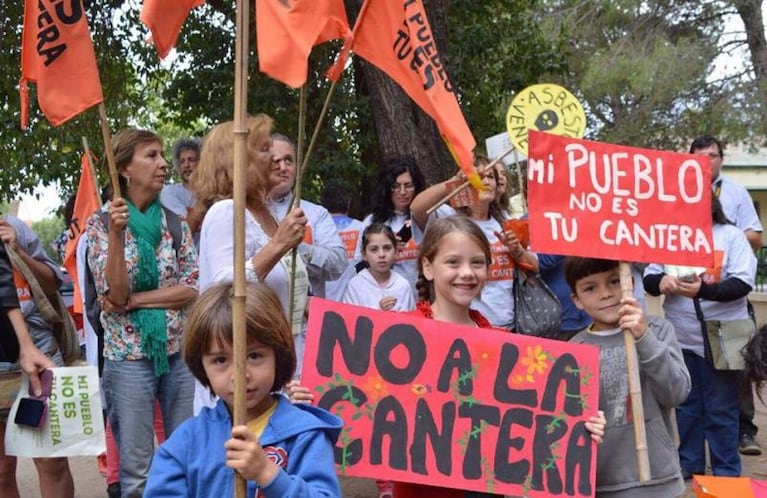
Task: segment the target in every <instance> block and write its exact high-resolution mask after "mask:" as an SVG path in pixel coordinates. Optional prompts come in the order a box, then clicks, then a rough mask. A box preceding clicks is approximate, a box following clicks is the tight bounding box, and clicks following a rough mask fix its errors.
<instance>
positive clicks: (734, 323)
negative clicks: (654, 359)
mask: <svg viewBox="0 0 767 498" xmlns="http://www.w3.org/2000/svg"><path fill="white" fill-rule="evenodd" d="M693 302H694V303H695V313H696V314H697V315H698V320H700V324H701V331H702V333H703V347H704V354H705V358H706V361H708V363H709V364H710V365H711V366H712V367H713V368H714V369H716V370H743V369H744V368H745V361H744V359H743V348H745V347H746V344H747V343H748V341H749V340H750V339H751V338H752V337H753V336H754V334H755V333H756V324H755V323H754V321H753V320H752V319H751V318H741V319H738V320H706V319H705V318H704V317H703V310H702V309H701V307H700V300H699V299H693Z"/></svg>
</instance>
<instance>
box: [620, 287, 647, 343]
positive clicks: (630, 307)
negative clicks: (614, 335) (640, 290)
mask: <svg viewBox="0 0 767 498" xmlns="http://www.w3.org/2000/svg"><path fill="white" fill-rule="evenodd" d="M618 316H619V317H620V318H619V319H618V326H619V327H620V328H621V329H622V330H628V331H629V332H631V335H633V336H634V339H635V340H637V341H638V340H639V339H641V338H642V337H644V335H645V332H647V321H646V320H645V317H644V313H643V312H642V308H641V307H640V306H639V304H638V303H637V300H636V298H635V297H633V296H631V297H624V298H623V299H621V307H620V309H619V310H618Z"/></svg>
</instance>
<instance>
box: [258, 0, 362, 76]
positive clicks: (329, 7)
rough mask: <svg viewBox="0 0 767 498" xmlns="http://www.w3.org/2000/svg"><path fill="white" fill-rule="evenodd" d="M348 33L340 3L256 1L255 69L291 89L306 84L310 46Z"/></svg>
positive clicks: (337, 0)
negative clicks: (256, 55)
mask: <svg viewBox="0 0 767 498" xmlns="http://www.w3.org/2000/svg"><path fill="white" fill-rule="evenodd" d="M350 34H351V30H350V29H349V20H348V19H347V17H346V9H345V8H344V2H343V0H256V45H257V47H258V67H259V69H260V70H261V72H263V73H266V74H267V75H269V76H270V77H271V78H274V79H275V80H278V81H281V82H283V83H285V84H286V85H289V86H292V87H294V88H298V87H300V86H301V85H303V84H304V83H305V82H306V78H307V73H308V71H309V54H310V53H311V51H312V47H313V46H315V45H319V44H320V43H324V42H326V41H330V40H334V39H336V38H347V37H348V36H350Z"/></svg>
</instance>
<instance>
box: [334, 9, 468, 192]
mask: <svg viewBox="0 0 767 498" xmlns="http://www.w3.org/2000/svg"><path fill="white" fill-rule="evenodd" d="M395 1H396V0H395ZM424 3H425V4H427V5H428V6H427V7H426V9H427V13H428V17H429V23H430V24H431V28H432V34H433V36H434V39H435V42H436V44H437V47H438V49H439V50H440V55H441V57H442V60H443V62H444V61H445V60H446V53H445V47H446V46H447V22H446V19H447V4H448V3H449V2H448V1H447V0H432V1H428V2H424ZM361 4H362V2H361V1H358V0H347V1H346V5H347V11H348V12H349V17H350V22H354V21H353V20H352V19H356V17H357V14H358V13H359V8H360V6H361ZM382 48H383V47H382ZM357 60H358V61H359V59H357ZM359 64H360V65H359V69H360V71H359V72H358V74H360V76H361V78H362V79H363V80H364V82H361V83H362V85H361V87H360V88H364V89H366V90H367V94H368V97H369V99H370V106H371V109H372V113H373V121H374V123H375V128H376V134H377V136H378V142H379V147H380V153H381V158H382V159H385V158H387V157H390V156H395V155H409V156H412V157H413V158H414V159H415V160H416V162H417V163H418V166H419V167H420V168H421V171H422V172H423V174H424V177H425V178H426V181H427V183H429V184H431V183H436V182H438V181H441V180H444V179H445V178H447V177H448V176H450V175H452V174H454V173H455V172H456V171H457V169H458V166H457V164H456V162H455V161H454V160H453V159H452V157H451V155H450V153H449V151H448V149H447V147H446V145H445V143H444V141H443V140H442V137H441V136H440V133H439V130H438V129H437V126H436V124H435V123H434V121H433V120H432V119H431V117H429V115H427V114H426V113H424V112H423V111H422V110H421V109H420V108H419V107H418V105H416V104H415V103H414V102H413V101H412V100H411V99H410V97H408V96H407V94H405V92H403V91H402V89H401V88H400V87H399V85H398V84H397V83H395V82H394V81H393V80H392V79H391V78H389V76H387V75H386V74H385V73H383V72H382V71H380V70H378V68H376V67H374V66H373V65H371V64H369V63H367V62H365V61H362V62H360V63H359ZM448 73H449V68H448ZM453 83H454V84H455V82H453Z"/></svg>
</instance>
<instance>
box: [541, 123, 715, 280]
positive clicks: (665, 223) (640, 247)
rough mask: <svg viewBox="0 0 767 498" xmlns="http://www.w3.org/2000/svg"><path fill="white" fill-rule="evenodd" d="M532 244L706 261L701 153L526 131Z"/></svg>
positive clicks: (707, 197)
mask: <svg viewBox="0 0 767 498" xmlns="http://www.w3.org/2000/svg"><path fill="white" fill-rule="evenodd" d="M529 139H530V151H529V152H530V154H529V156H528V167H527V182H528V204H529V206H530V244H531V246H532V248H533V249H534V250H535V251H538V252H542V253H552V254H567V255H573V256H586V257H594V258H604V259H614V260H618V261H632V262H645V263H661V262H662V263H667V264H678V265H690V266H705V267H710V266H711V265H712V263H713V258H714V256H713V255H714V243H713V236H712V233H711V168H710V165H709V164H708V158H705V157H703V156H700V155H694V154H678V153H675V152H661V151H657V150H649V149H639V148H636V147H625V146H621V145H613V144H606V143H600V142H591V141H588V140H579V139H575V138H567V137H561V136H556V135H550V134H547V133H541V132H539V131H532V130H531V131H530V137H529Z"/></svg>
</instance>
